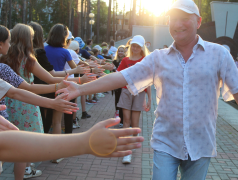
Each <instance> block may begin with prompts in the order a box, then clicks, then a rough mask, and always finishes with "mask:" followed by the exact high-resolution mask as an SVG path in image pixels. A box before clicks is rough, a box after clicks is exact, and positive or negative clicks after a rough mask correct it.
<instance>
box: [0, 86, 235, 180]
mask: <svg viewBox="0 0 238 180" xmlns="http://www.w3.org/2000/svg"><path fill="white" fill-rule="evenodd" d="M152 96H153V102H152V108H151V111H150V112H147V113H145V112H143V113H142V116H141V119H140V127H141V128H142V136H143V137H144V138H145V141H144V142H143V147H142V148H141V149H138V150H136V151H135V152H134V153H133V159H132V163H131V164H129V165H123V164H122V163H121V160H122V158H109V159H105V158H98V157H94V156H92V155H82V156H75V157H71V158H66V159H64V160H63V161H62V162H60V163H59V164H52V163H50V162H49V161H45V162H42V163H39V165H38V167H37V168H38V169H41V170H42V171H43V175H42V176H41V177H38V178H34V180H56V179H57V180H69V179H72V180H81V179H82V180H109V179H110V180H121V179H125V180H137V179H138V180H141V179H142V180H150V179H151V177H152V164H153V150H152V149H151V148H150V143H149V141H150V137H151V132H152V126H153V122H154V114H153V111H154V110H155V108H156V102H155V91H154V89H153V90H152ZM87 111H88V113H89V114H91V115H92V118H90V119H87V120H81V121H80V125H81V128H80V129H77V130H74V133H77V132H82V131H86V130H88V129H89V128H90V127H92V126H93V125H94V124H95V123H97V122H99V121H101V120H104V119H108V118H111V117H113V116H114V112H115V109H114V96H112V95H111V93H110V94H108V95H106V97H104V98H100V102H99V103H97V104H95V105H87ZM78 113H79V114H78V117H81V114H80V112H78ZM237 117H238V110H236V109H234V108H233V107H231V106H230V105H228V104H227V103H225V102H223V101H222V100H220V99H219V116H218V120H217V150H218V156H217V157H216V158H212V159H211V163H210V166H209V170H208V174H207V180H211V179H213V180H220V179H221V180H226V179H229V180H238V141H237V138H238V121H237ZM4 169H5V171H4V172H3V174H2V175H0V180H13V179H14V178H13V174H12V171H13V164H12V163H5V164H4ZM178 179H179V175H178Z"/></svg>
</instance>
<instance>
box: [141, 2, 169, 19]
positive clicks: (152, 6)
mask: <svg viewBox="0 0 238 180" xmlns="http://www.w3.org/2000/svg"><path fill="white" fill-rule="evenodd" d="M139 1H140V0H139ZM172 2H173V0H141V5H142V7H144V8H145V9H147V10H148V11H150V12H151V13H152V14H154V15H155V16H159V15H161V14H162V13H163V12H166V11H167V10H168V9H169V7H170V6H171V5H172Z"/></svg>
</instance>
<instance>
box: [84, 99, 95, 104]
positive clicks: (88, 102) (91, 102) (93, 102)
mask: <svg viewBox="0 0 238 180" xmlns="http://www.w3.org/2000/svg"><path fill="white" fill-rule="evenodd" d="M86 103H87V104H96V103H97V102H96V101H93V100H88V101H87V102H86Z"/></svg>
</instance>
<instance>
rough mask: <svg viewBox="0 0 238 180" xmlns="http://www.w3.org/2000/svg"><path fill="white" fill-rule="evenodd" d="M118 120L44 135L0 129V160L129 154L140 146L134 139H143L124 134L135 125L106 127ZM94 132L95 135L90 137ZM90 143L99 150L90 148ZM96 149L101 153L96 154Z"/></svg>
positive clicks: (136, 131)
mask: <svg viewBox="0 0 238 180" xmlns="http://www.w3.org/2000/svg"><path fill="white" fill-rule="evenodd" d="M119 122H120V119H109V120H106V121H102V122H100V123H97V124H96V125H94V126H93V127H92V128H91V129H89V130H88V131H86V132H84V133H78V134H69V135H47V134H39V133H31V132H22V131H4V132H0V139H1V141H0V159H1V160H3V161H7V162H23V161H24V162H36V161H45V160H50V159H57V158H62V157H69V156H76V155H81V154H93V155H96V156H103V157H121V156H125V155H128V154H131V151H128V150H130V149H134V148H140V147H141V144H140V143H138V142H143V140H144V139H143V137H127V138H125V137H124V136H129V135H132V134H137V133H140V132H141V131H140V129H139V128H130V129H108V127H111V126H114V125H116V124H118V123H119ZM0 123H1V118H0ZM95 133H97V134H96V135H97V136H95V135H94V136H93V134H95ZM98 143H100V145H99V144H98ZM90 145H91V147H99V149H94V151H93V150H92V149H91V148H90ZM69 149H70V151H69ZM95 150H96V151H95ZM99 152H100V154H102V155H99ZM97 153H98V154H97ZM36 154H37V156H36Z"/></svg>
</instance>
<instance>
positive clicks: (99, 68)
mask: <svg viewBox="0 0 238 180" xmlns="http://www.w3.org/2000/svg"><path fill="white" fill-rule="evenodd" d="M103 71H105V69H103V68H102V67H101V66H98V67H95V68H93V73H94V74H100V73H102V72H103Z"/></svg>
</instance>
